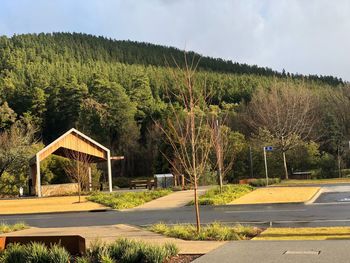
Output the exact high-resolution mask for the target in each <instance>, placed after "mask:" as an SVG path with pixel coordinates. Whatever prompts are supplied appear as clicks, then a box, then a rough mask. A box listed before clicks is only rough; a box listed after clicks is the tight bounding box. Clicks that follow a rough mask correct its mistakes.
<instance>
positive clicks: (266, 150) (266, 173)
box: [264, 146, 273, 186]
mask: <svg viewBox="0 0 350 263" xmlns="http://www.w3.org/2000/svg"><path fill="white" fill-rule="evenodd" d="M272 151H273V147H272V146H265V147H264V162H265V175H266V186H269V175H268V172H267V159H266V152H272Z"/></svg>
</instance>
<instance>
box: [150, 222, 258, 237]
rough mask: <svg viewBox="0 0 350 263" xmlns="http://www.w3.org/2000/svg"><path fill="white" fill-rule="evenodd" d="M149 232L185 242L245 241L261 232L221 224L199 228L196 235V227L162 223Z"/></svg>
mask: <svg viewBox="0 0 350 263" xmlns="http://www.w3.org/2000/svg"><path fill="white" fill-rule="evenodd" d="M149 229H150V230H151V231H153V232H156V233H159V234H162V235H166V236H169V237H174V238H181V239H185V240H215V241H226V240H246V239H251V238H253V237H254V236H256V235H257V234H258V233H259V232H260V231H261V230H260V229H258V228H256V227H250V226H242V225H235V226H226V225H223V224H221V223H216V222H215V223H212V224H208V225H205V226H203V227H202V228H201V232H200V233H199V234H198V232H197V229H196V226H195V225H191V224H177V225H171V226H168V225H166V224H163V223H159V224H155V225H152V226H151V227H150V228H149Z"/></svg>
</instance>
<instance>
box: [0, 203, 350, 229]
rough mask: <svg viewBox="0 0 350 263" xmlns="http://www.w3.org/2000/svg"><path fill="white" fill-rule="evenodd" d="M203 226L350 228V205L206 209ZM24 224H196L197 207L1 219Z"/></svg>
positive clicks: (204, 208) (204, 210)
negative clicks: (218, 222)
mask: <svg viewBox="0 0 350 263" xmlns="http://www.w3.org/2000/svg"><path fill="white" fill-rule="evenodd" d="M200 211H201V220H202V223H209V222H213V221H220V222H225V223H233V224H234V223H244V224H252V225H257V226H266V225H270V222H272V225H273V226H274V227H286V226H293V227H308V226H350V203H349V202H342V203H336V204H335V203H331V204H324V203H323V204H312V205H304V204H274V205H239V206H237V205H236V206H218V207H213V206H203V207H201V210H200ZM18 221H23V222H26V223H27V224H29V225H30V226H36V227H66V226H92V225H113V224H121V223H127V224H133V225H148V224H153V223H157V222H164V223H170V224H171V223H194V222H195V218H194V209H193V207H183V208H178V209H168V210H156V211H130V212H119V211H105V212H79V213H57V214H36V215H9V216H0V222H6V223H14V222H18Z"/></svg>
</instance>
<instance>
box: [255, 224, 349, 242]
mask: <svg viewBox="0 0 350 263" xmlns="http://www.w3.org/2000/svg"><path fill="white" fill-rule="evenodd" d="M330 239H350V227H309V228H268V229H267V230H265V231H264V232H262V233H261V234H260V235H259V236H257V237H255V238H254V240H330Z"/></svg>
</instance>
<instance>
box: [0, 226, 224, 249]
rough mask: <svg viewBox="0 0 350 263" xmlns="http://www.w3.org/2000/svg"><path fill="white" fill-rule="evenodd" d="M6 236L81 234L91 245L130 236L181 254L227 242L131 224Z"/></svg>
mask: <svg viewBox="0 0 350 263" xmlns="http://www.w3.org/2000/svg"><path fill="white" fill-rule="evenodd" d="M4 235H5V236H43V235H45V236H46V235H47V236H50V235H51V236H56V235H80V236H82V237H84V238H85V240H86V245H87V246H88V247H89V245H90V243H91V242H94V241H96V240H101V241H102V242H105V243H112V242H114V241H115V240H116V239H117V238H130V239H135V240H142V241H144V242H149V243H153V244H165V243H170V242H171V243H174V244H176V245H177V246H178V247H179V249H180V253H181V254H205V253H208V252H210V251H212V250H214V249H216V248H218V247H220V246H222V245H223V244H225V243H226V242H217V241H187V240H182V239H178V238H170V237H165V236H163V235H160V234H156V233H153V232H151V231H147V230H145V229H142V228H138V227H135V226H131V225H124V224H118V225H112V226H89V227H62V228H35V227H33V228H29V229H25V230H21V231H17V232H12V233H8V234H4Z"/></svg>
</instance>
